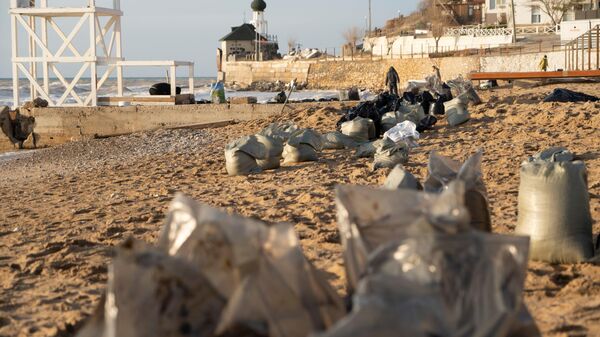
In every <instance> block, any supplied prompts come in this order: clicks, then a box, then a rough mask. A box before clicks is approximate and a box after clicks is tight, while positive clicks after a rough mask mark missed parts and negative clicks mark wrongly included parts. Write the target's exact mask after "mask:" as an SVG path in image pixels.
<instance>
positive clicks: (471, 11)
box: [467, 5, 474, 17]
mask: <svg viewBox="0 0 600 337" xmlns="http://www.w3.org/2000/svg"><path fill="white" fill-rule="evenodd" d="M473 14H474V9H473V5H469V7H468V8H467V15H469V17H471V16H473Z"/></svg>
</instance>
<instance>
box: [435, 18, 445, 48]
mask: <svg viewBox="0 0 600 337" xmlns="http://www.w3.org/2000/svg"><path fill="white" fill-rule="evenodd" d="M445 26H446V25H445V24H444V22H441V20H440V21H436V22H432V23H431V35H433V39H434V40H435V53H436V54H437V53H438V48H439V45H440V40H441V39H442V36H444V27H445Z"/></svg>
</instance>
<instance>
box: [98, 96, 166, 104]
mask: <svg viewBox="0 0 600 337" xmlns="http://www.w3.org/2000/svg"><path fill="white" fill-rule="evenodd" d="M98 102H99V103H110V104H112V103H120V102H124V103H172V104H175V97H171V96H142V97H140V96H137V97H135V96H122V97H114V96H113V97H98Z"/></svg>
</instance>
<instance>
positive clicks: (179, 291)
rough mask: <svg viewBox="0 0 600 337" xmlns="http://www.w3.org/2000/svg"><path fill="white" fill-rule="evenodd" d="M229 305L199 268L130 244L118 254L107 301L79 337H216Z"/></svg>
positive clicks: (142, 244)
mask: <svg viewBox="0 0 600 337" xmlns="http://www.w3.org/2000/svg"><path fill="white" fill-rule="evenodd" d="M225 306H226V299H225V298H224V297H222V296H221V295H220V294H219V293H218V292H217V290H216V289H215V288H214V287H213V286H212V285H211V283H210V282H209V281H208V280H207V279H206V277H205V275H203V273H202V270H201V269H199V268H197V267H196V266H195V265H194V264H192V263H190V262H188V261H186V260H185V259H183V258H181V257H176V256H170V255H168V254H167V253H165V252H162V251H160V250H158V249H156V248H154V247H149V246H146V245H145V244H144V243H142V242H138V241H133V240H129V241H126V242H125V243H124V244H123V245H121V246H120V247H118V248H116V249H115V257H114V259H113V262H112V265H111V266H110V268H108V286H107V289H106V296H104V297H103V298H102V300H101V302H100V305H99V306H98V309H97V310H96V312H95V314H94V316H92V318H91V319H90V320H89V321H88V323H87V324H86V325H85V326H84V327H83V328H82V329H80V330H79V331H78V333H77V337H103V336H128V337H164V336H171V337H184V336H213V335H214V333H215V331H216V328H217V324H218V322H219V318H220V316H221V312H222V311H223V309H224V308H225ZM184 312H185V314H184Z"/></svg>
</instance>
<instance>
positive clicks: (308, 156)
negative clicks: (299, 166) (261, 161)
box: [283, 129, 323, 163]
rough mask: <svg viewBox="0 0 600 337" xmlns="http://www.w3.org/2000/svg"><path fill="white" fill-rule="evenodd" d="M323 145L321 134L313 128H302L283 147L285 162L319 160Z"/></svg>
mask: <svg viewBox="0 0 600 337" xmlns="http://www.w3.org/2000/svg"><path fill="white" fill-rule="evenodd" d="M322 147H323V144H322V140H321V135H320V134H319V133H317V132H316V131H314V130H312V129H301V130H298V131H296V132H294V133H292V135H291V136H290V139H288V141H287V144H286V145H285V148H284V149H283V162H284V163H301V162H305V161H317V160H319V152H320V151H321V149H322Z"/></svg>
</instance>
